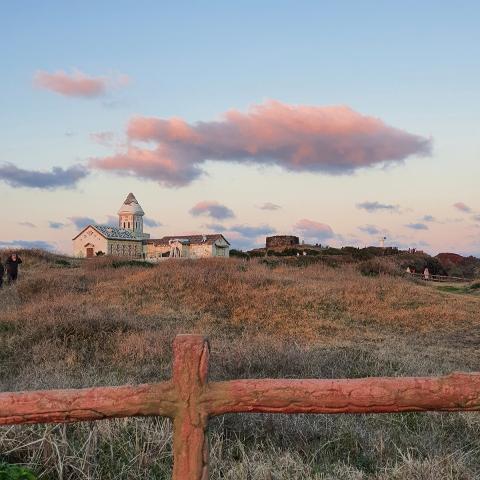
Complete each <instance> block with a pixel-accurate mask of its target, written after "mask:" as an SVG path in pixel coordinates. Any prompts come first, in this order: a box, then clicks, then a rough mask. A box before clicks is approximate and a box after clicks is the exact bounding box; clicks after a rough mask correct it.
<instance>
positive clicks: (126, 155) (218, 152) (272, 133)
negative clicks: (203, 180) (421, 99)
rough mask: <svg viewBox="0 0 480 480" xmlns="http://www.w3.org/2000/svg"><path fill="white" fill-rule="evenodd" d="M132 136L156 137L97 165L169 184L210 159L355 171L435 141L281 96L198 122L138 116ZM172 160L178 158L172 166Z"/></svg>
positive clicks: (418, 151)
mask: <svg viewBox="0 0 480 480" xmlns="http://www.w3.org/2000/svg"><path fill="white" fill-rule="evenodd" d="M127 136H128V138H129V140H131V141H134V142H135V141H137V142H138V141H140V142H151V143H153V148H151V147H150V148H147V147H145V146H142V147H138V146H137V147H132V146H130V147H129V148H128V149H127V151H126V152H121V153H119V154H117V155H113V156H111V157H107V158H99V159H94V160H93V161H92V165H93V166H94V167H96V168H100V169H104V170H113V171H116V172H118V173H128V174H132V175H137V176H140V177H143V178H149V179H152V180H156V181H158V182H160V183H165V184H170V185H172V184H174V185H185V184H188V183H189V182H191V181H193V180H194V179H196V178H197V177H199V176H200V175H201V174H202V173H203V170H202V168H201V165H202V164H203V163H204V162H205V161H207V160H213V161H226V162H237V163H247V164H255V165H265V164H268V165H276V166H279V167H281V168H283V169H285V170H290V171H297V172H323V173H328V174H351V173H353V172H355V171H356V170H358V169H360V168H366V167H372V166H375V165H385V164H390V163H398V162H401V161H403V160H404V159H405V158H407V157H409V156H411V155H428V154H429V153H430V149H431V140H430V139H427V138H424V137H420V136H417V135H413V134H411V133H408V132H405V131H403V130H399V129H396V128H394V127H390V126H388V125H386V124H385V123H384V122H383V121H382V120H380V119H377V118H373V117H368V116H365V115H361V114H360V113H357V112H355V111H353V110H352V109H350V108H348V107H344V106H336V107H313V106H301V105H300V106H295V105H294V106H291V105H286V104H283V103H280V102H277V101H269V102H267V103H265V104H262V105H256V106H253V107H252V108H251V109H250V110H249V111H248V112H247V113H242V112H239V111H236V110H230V111H228V112H226V113H225V114H224V116H223V119H221V120H219V121H210V122H197V123H195V124H189V123H187V122H185V121H184V120H182V119H178V118H173V119H167V120H165V119H160V118H151V117H134V118H132V119H131V121H130V123H129V125H128V128H127ZM147 158H148V162H146V159H147ZM166 163H170V164H171V167H170V168H169V169H167V170H166V168H165V164H166ZM172 171H175V175H172Z"/></svg>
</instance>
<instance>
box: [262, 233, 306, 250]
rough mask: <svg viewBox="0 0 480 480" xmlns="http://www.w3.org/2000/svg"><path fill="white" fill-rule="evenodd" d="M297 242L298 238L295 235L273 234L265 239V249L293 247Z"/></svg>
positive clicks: (298, 242) (298, 241)
mask: <svg viewBox="0 0 480 480" xmlns="http://www.w3.org/2000/svg"><path fill="white" fill-rule="evenodd" d="M299 244H300V239H299V238H298V237H296V236H295V235H274V236H272V237H267V239H266V247H267V249H268V248H288V247H295V246H297V245H299Z"/></svg>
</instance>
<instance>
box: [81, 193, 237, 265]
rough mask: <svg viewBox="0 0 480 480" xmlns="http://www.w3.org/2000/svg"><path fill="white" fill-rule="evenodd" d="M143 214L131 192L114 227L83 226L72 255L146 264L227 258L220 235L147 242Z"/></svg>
mask: <svg viewBox="0 0 480 480" xmlns="http://www.w3.org/2000/svg"><path fill="white" fill-rule="evenodd" d="M144 215H145V212H144V211H143V209H142V207H141V206H140V204H139V203H138V201H137V199H136V198H135V196H134V195H133V193H129V194H128V196H127V198H126V199H125V201H124V202H123V204H122V206H121V207H120V210H119V211H118V227H113V226H109V225H88V226H86V227H85V228H84V229H83V230H82V231H81V232H80V233H79V234H78V235H76V236H75V237H74V238H73V240H72V242H73V254H74V255H75V256H76V257H86V258H91V257H94V256H98V255H115V256H122V257H130V258H144V259H146V260H149V261H159V260H162V259H165V258H205V257H228V256H229V253H230V243H229V242H228V241H227V240H226V239H225V237H224V236H223V235H222V234H220V233H216V234H210V235H176V236H175V235H174V236H167V237H162V238H159V239H150V235H149V234H148V233H144V232H143V216H144Z"/></svg>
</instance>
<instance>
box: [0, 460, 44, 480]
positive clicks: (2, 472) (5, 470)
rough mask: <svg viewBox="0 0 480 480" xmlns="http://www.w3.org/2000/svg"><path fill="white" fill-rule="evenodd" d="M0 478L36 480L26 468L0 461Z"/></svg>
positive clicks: (1, 479)
mask: <svg viewBox="0 0 480 480" xmlns="http://www.w3.org/2000/svg"><path fill="white" fill-rule="evenodd" d="M0 480H37V477H36V476H35V475H34V474H33V473H32V472H31V471H30V470H28V469H26V468H23V467H19V466H18V465H9V464H8V463H0Z"/></svg>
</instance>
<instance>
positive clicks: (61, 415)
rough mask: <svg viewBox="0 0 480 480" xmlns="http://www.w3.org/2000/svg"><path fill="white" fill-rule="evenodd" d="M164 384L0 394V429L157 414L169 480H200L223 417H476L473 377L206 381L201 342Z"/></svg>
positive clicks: (180, 352)
mask: <svg viewBox="0 0 480 480" xmlns="http://www.w3.org/2000/svg"><path fill="white" fill-rule="evenodd" d="M173 352H174V354H173V375H172V379H171V380H170V381H166V382H162V383H157V384H149V385H137V386H122V387H98V388H84V389H77V390H44V391H31V392H9V393H0V425H13V424H31V423H59V422H81V421H90V420H102V419H106V418H118V417H134V416H152V415H161V416H166V417H169V418H171V419H172V421H173V425H174V436H173V453H174V466H173V479H174V480H187V479H188V480H207V478H208V439H207V434H206V431H207V424H208V419H209V417H212V416H216V415H223V414H226V413H242V412H244V413H398V412H426V411H443V412H454V411H463V412H468V411H479V410H480V373H454V374H451V375H447V376H443V377H407V378H405V377H404V378H387V377H379V378H373V377H372V378H360V379H337V380H313V379H312V380H272V379H265V380H232V381H224V382H210V383H209V382H208V381H207V375H208V357H209V346H208V341H207V340H206V339H205V338H204V337H203V336H201V335H178V336H177V337H176V339H175V341H174V345H173Z"/></svg>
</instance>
